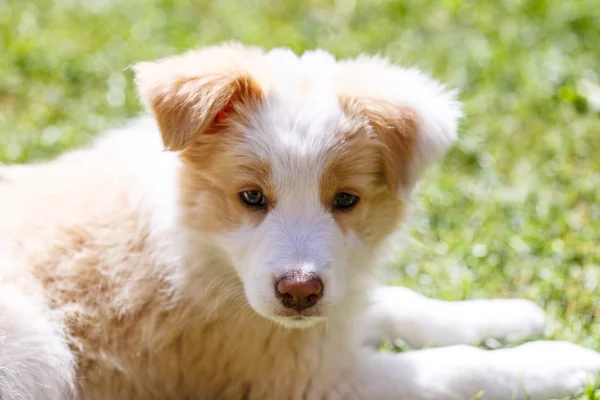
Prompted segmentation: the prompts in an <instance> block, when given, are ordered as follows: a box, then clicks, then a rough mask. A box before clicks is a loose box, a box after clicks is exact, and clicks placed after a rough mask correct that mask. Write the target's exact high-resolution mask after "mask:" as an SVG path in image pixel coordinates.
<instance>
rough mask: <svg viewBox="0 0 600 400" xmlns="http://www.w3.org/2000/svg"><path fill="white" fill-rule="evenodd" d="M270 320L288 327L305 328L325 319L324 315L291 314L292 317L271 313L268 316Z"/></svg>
mask: <svg viewBox="0 0 600 400" xmlns="http://www.w3.org/2000/svg"><path fill="white" fill-rule="evenodd" d="M268 318H269V319H270V320H272V321H275V322H276V323H278V324H279V325H281V326H283V327H284V328H288V329H307V328H311V327H313V326H315V325H317V324H320V323H322V322H324V321H325V320H326V318H325V317H321V316H313V317H305V316H301V315H298V316H292V317H281V316H276V315H272V316H269V317H268Z"/></svg>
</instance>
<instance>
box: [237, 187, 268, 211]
mask: <svg viewBox="0 0 600 400" xmlns="http://www.w3.org/2000/svg"><path fill="white" fill-rule="evenodd" d="M240 199H241V200H242V202H243V203H244V204H246V205H247V206H249V207H255V208H261V207H264V206H265V205H266V204H267V201H266V200H265V196H264V195H263V194H262V192H261V191H259V190H245V191H243V192H240Z"/></svg>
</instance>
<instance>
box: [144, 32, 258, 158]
mask: <svg viewBox="0 0 600 400" xmlns="http://www.w3.org/2000/svg"><path fill="white" fill-rule="evenodd" d="M260 60H262V51H261V50H260V49H258V48H254V47H249V46H242V45H240V44H238V43H225V44H221V45H217V46H209V47H205V48H203V49H200V50H195V51H190V52H188V53H185V54H182V55H178V56H174V57H168V58H166V59H163V60H159V61H156V62H140V63H138V64H136V65H135V66H134V67H133V69H134V72H135V81H136V85H137V88H138V92H139V94H140V97H141V99H142V101H143V103H144V104H145V106H146V108H147V109H149V110H150V111H151V112H152V113H153V114H154V117H155V119H156V121H157V123H158V126H159V129H160V131H161V134H162V138H163V143H164V145H165V148H167V149H168V150H182V149H184V148H185V147H187V146H188V145H189V144H190V142H191V141H192V139H194V138H195V137H197V136H198V135H201V134H206V133H208V132H212V133H214V132H216V131H217V129H216V128H218V126H220V125H219V124H221V123H222V122H224V121H225V119H226V118H227V117H228V115H231V114H233V113H234V112H235V111H236V110H238V111H239V110H240V109H242V108H244V107H245V106H246V107H247V106H249V105H251V104H252V103H253V102H255V101H256V100H259V99H261V98H262V94H263V93H262V88H261V87H260V86H259V84H258V83H257V79H256V76H255V75H256V74H255V72H257V70H259V72H258V73H261V72H260ZM262 73H264V71H263V72H262Z"/></svg>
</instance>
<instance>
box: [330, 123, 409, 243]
mask: <svg viewBox="0 0 600 400" xmlns="http://www.w3.org/2000/svg"><path fill="white" fill-rule="evenodd" d="M382 150H383V146H382V143H381V142H380V141H379V139H378V137H377V136H376V135H374V134H373V132H372V130H371V129H369V127H368V126H367V125H365V124H363V123H360V121H358V123H356V124H354V125H353V128H352V129H351V130H350V131H348V132H345V133H343V134H341V137H340V139H339V141H338V145H337V146H335V147H334V148H333V149H332V150H331V151H330V152H329V155H328V156H329V158H328V160H327V164H326V167H325V169H324V173H323V175H322V176H321V181H320V193H321V202H322V203H323V205H324V206H325V207H326V208H327V209H328V210H330V211H331V212H332V213H333V215H334V217H335V219H336V221H337V223H338V225H339V226H340V228H341V229H342V230H343V231H344V232H348V231H353V232H355V233H357V234H358V235H359V236H361V237H362V239H363V240H364V241H365V243H367V244H369V245H371V246H377V245H378V244H379V243H380V242H381V241H382V240H383V238H385V237H386V236H387V235H388V234H389V233H391V232H392V231H393V230H394V229H395V228H396V224H397V221H398V220H399V218H400V216H401V214H402V209H403V204H402V202H401V201H400V200H399V199H397V198H396V196H394V195H393V194H392V192H390V191H389V190H387V187H386V182H385V180H386V178H385V174H384V163H383V161H382ZM340 192H346V193H350V194H354V195H357V196H359V197H360V200H359V202H358V204H357V205H356V206H355V207H354V208H352V209H350V210H346V211H341V210H336V209H334V208H333V203H334V199H335V196H336V194H338V193H340Z"/></svg>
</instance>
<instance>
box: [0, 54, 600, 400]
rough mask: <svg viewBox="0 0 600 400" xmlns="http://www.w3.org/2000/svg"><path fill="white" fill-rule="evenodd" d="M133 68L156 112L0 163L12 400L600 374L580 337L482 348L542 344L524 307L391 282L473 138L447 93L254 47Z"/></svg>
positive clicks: (408, 387)
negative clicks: (429, 196)
mask: <svg viewBox="0 0 600 400" xmlns="http://www.w3.org/2000/svg"><path fill="white" fill-rule="evenodd" d="M135 73H136V83H137V86H138V88H139V93H140V96H141V98H142V100H143V102H144V103H145V105H146V106H147V108H148V110H149V111H150V112H151V113H152V115H153V118H145V119H140V120H137V121H135V122H133V123H132V124H130V125H129V126H127V127H125V128H122V129H119V130H115V131H111V132H108V133H106V134H105V135H103V137H102V138H101V139H100V140H98V141H97V142H96V143H95V144H94V145H93V146H90V147H89V148H85V149H79V150H77V151H73V152H71V153H68V154H66V155H64V156H62V157H60V158H58V159H56V160H54V161H51V162H47V163H43V164H37V165H27V166H11V167H6V166H5V167H3V168H0V174H1V175H2V180H1V181H0V398H1V399H2V400H75V399H77V400H164V399H173V400H218V399H224V400H229V399H235V400H240V399H247V400H249V399H257V400H282V399H294V400H295V399H299V400H300V399H308V400H312V399H315V400H324V399H328V400H333V399H344V400H353V399H357V400H379V399H380V400H388V399H389V400H454V399H461V400H462V399H469V398H471V397H473V396H475V395H477V394H478V393H480V392H483V398H484V399H495V400H506V399H511V398H516V399H525V398H530V399H550V398H556V397H560V396H565V395H568V394H570V393H572V392H574V391H577V390H579V389H580V388H582V387H583V386H585V385H586V384H587V383H588V379H593V378H594V377H596V376H598V374H599V373H600V354H598V353H597V352H595V351H593V350H589V349H584V348H582V347H579V346H576V345H574V344H570V343H566V342H553V341H539V342H531V343H528V344H524V345H521V346H518V347H515V348H511V349H503V350H496V351H486V350H481V349H478V348H476V347H470V346H468V344H470V343H473V342H475V341H478V340H481V339H484V338H486V337H496V338H500V339H507V338H509V339H510V338H512V337H515V336H520V337H525V336H528V335H531V334H535V333H539V332H541V331H543V329H544V315H543V313H542V312H541V310H540V309H539V308H538V307H537V306H535V305H534V304H533V303H530V302H528V301H525V300H518V299H515V300H480V301H467V302H442V301H437V300H433V299H428V298H425V297H423V296H421V295H419V294H417V293H415V292H413V291H410V290H408V289H404V288H400V287H382V286H377V282H376V279H375V277H376V275H377V273H376V266H377V265H378V264H379V262H378V258H379V257H378V256H380V255H381V254H382V249H383V248H384V247H385V243H386V239H389V238H391V237H392V234H393V233H394V232H396V231H397V229H398V228H399V226H400V225H401V224H402V222H403V221H404V220H405V218H406V216H407V215H408V213H409V203H410V201H409V199H410V196H411V191H412V190H413V188H414V186H415V184H416V183H417V181H418V180H419V178H420V176H421V175H422V173H423V171H424V170H425V169H426V167H427V166H428V165H429V164H431V163H432V162H433V161H434V160H435V159H436V158H438V157H439V156H440V155H442V154H443V153H444V151H445V150H446V148H447V147H448V146H449V145H450V144H451V142H452V141H453V140H454V139H455V136H456V131H457V123H458V120H459V118H460V110H459V104H458V102H457V100H456V99H455V96H454V94H453V93H452V92H450V91H447V90H446V89H444V87H443V86H441V85H440V84H439V83H438V82H436V81H434V80H432V79H431V78H430V77H428V76H426V75H424V74H423V73H421V72H420V71H418V70H416V69H405V68H402V67H399V66H396V65H392V64H390V63H389V62H387V61H386V60H385V59H383V58H380V57H369V56H360V57H358V58H356V59H351V60H343V61H336V60H335V59H334V58H333V57H332V56H331V55H329V54H328V53H326V52H324V51H320V50H317V51H310V52H306V53H304V54H303V55H302V56H297V55H295V54H294V53H292V52H291V51H289V50H286V49H275V50H271V51H263V50H261V49H259V48H255V47H248V46H243V45H240V44H236V43H226V44H222V45H218V46H213V47H207V48H204V49H200V50H197V51H191V52H188V53H186V54H183V55H179V56H176V57H170V58H167V59H164V60H160V61H157V62H142V63H139V64H137V65H136V66H135ZM165 150H166V151H165ZM385 338H388V339H390V338H391V339H394V338H402V339H404V340H405V341H407V342H408V343H409V344H411V345H412V346H413V347H416V348H420V347H424V346H426V345H433V346H437V348H433V349H427V350H418V351H411V352H407V353H401V354H396V353H388V352H378V351H377V349H376V346H374V345H376V344H377V343H379V342H380V340H383V339H385Z"/></svg>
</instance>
